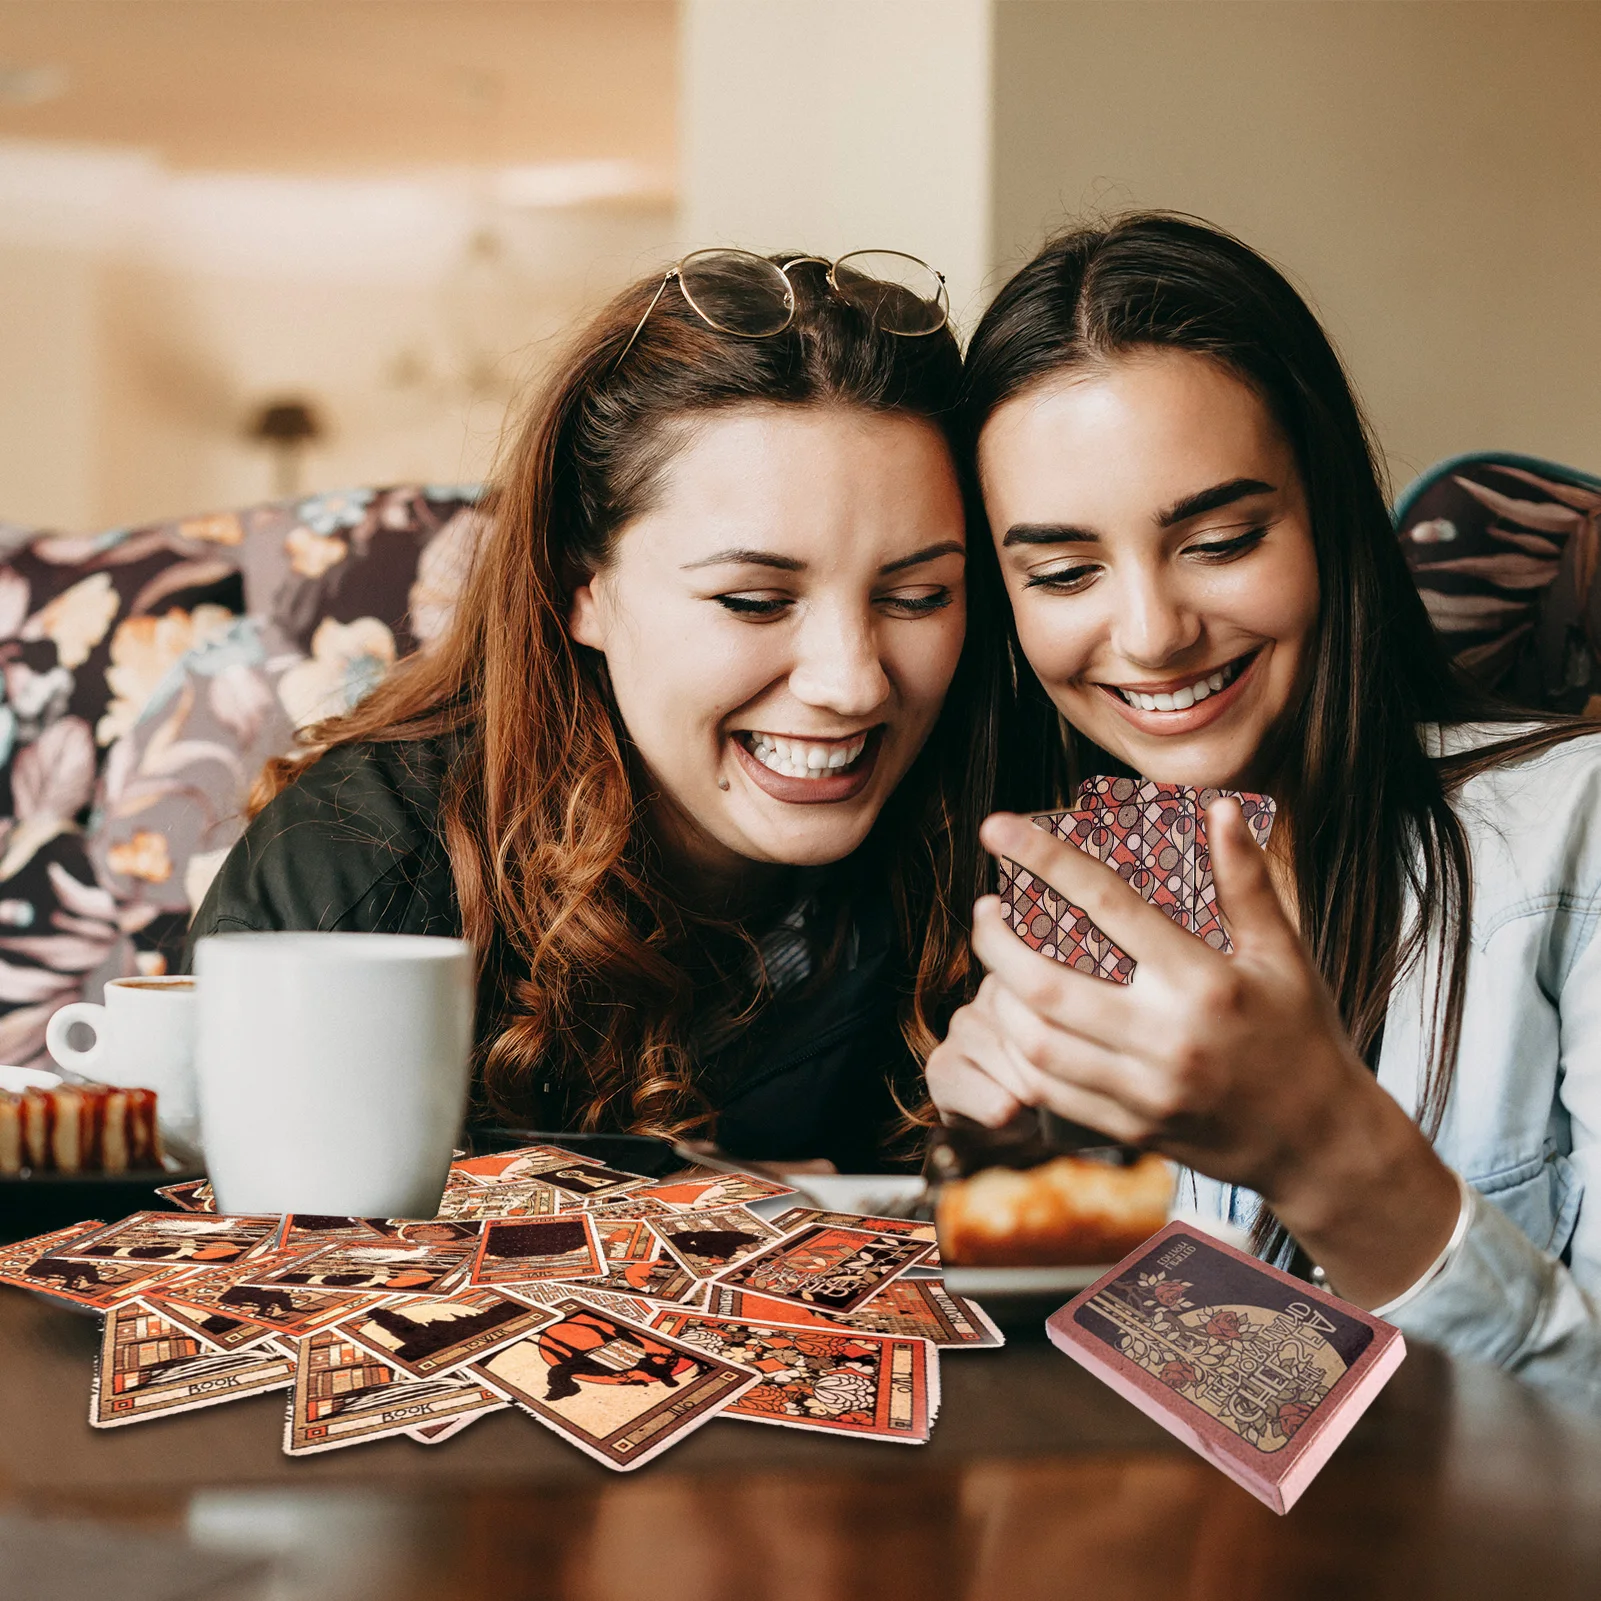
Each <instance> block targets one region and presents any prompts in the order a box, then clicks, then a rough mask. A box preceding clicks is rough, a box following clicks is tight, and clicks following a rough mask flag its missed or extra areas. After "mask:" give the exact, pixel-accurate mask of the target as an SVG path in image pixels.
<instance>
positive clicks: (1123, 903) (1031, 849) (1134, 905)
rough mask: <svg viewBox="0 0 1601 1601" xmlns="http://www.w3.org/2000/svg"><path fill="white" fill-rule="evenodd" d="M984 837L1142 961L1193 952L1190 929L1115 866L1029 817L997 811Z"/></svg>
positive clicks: (989, 845) (993, 849) (988, 821)
mask: <svg viewBox="0 0 1601 1601" xmlns="http://www.w3.org/2000/svg"><path fill="white" fill-rule="evenodd" d="M979 838H980V840H982V841H983V844H984V847H985V849H986V850H989V851H991V852H992V853H993V854H995V855H996V856H1006V857H1010V858H1011V860H1012V861H1014V862H1017V863H1018V864H1019V865H1020V866H1022V867H1026V868H1027V869H1028V870H1029V872H1031V873H1032V874H1034V876H1035V877H1036V878H1041V879H1043V880H1044V881H1045V882H1046V883H1047V884H1049V885H1050V886H1051V888H1052V889H1054V890H1055V891H1056V892H1057V894H1058V895H1061V896H1063V897H1065V898H1066V899H1067V900H1070V901H1071V902H1072V903H1073V904H1074V905H1075V906H1077V907H1080V908H1081V909H1082V910H1083V911H1085V912H1087V913H1088V914H1089V917H1090V920H1091V922H1093V923H1094V924H1095V925H1096V927H1097V928H1099V929H1101V930H1102V932H1103V933H1105V934H1106V935H1108V936H1109V937H1110V938H1111V939H1112V940H1114V941H1115V942H1116V943H1117V944H1119V945H1121V946H1122V947H1123V949H1124V950H1125V951H1127V952H1128V954H1129V955H1130V956H1132V957H1133V958H1134V960H1135V961H1136V962H1143V961H1146V960H1147V959H1149V958H1151V957H1153V956H1158V955H1160V954H1161V953H1163V952H1168V953H1172V954H1175V955H1177V956H1179V957H1180V958H1182V957H1184V956H1187V955H1190V954H1192V953H1191V952H1190V951H1189V950H1188V949H1187V948H1186V947H1187V946H1188V945H1189V944H1191V943H1193V942H1191V941H1187V940H1186V938H1185V933H1184V930H1183V929H1181V928H1179V927H1178V926H1177V924H1175V923H1174V922H1173V921H1172V920H1171V919H1170V918H1168V917H1167V916H1165V915H1164V914H1163V913H1162V912H1159V911H1158V910H1157V909H1156V908H1155V907H1154V906H1151V905H1148V904H1147V903H1146V902H1145V901H1143V900H1142V899H1141V898H1140V897H1139V895H1137V894H1136V893H1135V892H1134V891H1133V890H1132V889H1130V888H1129V886H1128V885H1127V884H1125V883H1124V882H1123V880H1122V879H1121V878H1119V877H1118V876H1117V874H1116V873H1114V872H1113V871H1112V869H1111V868H1110V867H1107V866H1106V865H1105V864H1104V863H1102V862H1098V861H1096V860H1095V858H1094V857H1093V856H1089V855H1087V854H1086V853H1085V852H1083V851H1081V850H1079V849H1078V847H1077V846H1075V845H1069V844H1067V843H1066V842H1065V841H1064V840H1060V839H1058V838H1057V837H1056V836H1055V835H1054V834H1051V833H1048V832H1047V831H1046V830H1045V829H1043V828H1036V827H1035V825H1034V824H1033V823H1031V822H1029V821H1028V819H1027V818H1025V817H1018V816H1017V815H1015V814H1014V813H1011V812H996V813H994V814H993V815H992V816H990V817H988V818H986V819H985V821H984V826H983V828H982V829H981V830H980V831H979Z"/></svg>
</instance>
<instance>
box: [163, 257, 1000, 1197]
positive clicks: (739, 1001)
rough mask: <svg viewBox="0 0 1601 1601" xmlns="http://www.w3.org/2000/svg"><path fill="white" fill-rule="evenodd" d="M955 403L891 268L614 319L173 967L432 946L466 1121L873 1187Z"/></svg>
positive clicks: (607, 317) (798, 274) (935, 1009)
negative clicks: (264, 944) (593, 1134)
mask: <svg viewBox="0 0 1601 1601" xmlns="http://www.w3.org/2000/svg"><path fill="white" fill-rule="evenodd" d="M959 379H960V361H959V356H958V352H957V348H956V344H955V341H954V339H953V338H952V336H951V334H950V331H949V330H948V328H947V327H946V324H945V300H944V289H943V284H942V282H941V280H940V279H939V277H938V275H937V274H935V273H934V272H933V271H932V270H931V269H928V268H927V267H925V266H924V265H923V264H922V263H920V262H915V261H912V260H911V259H910V258H906V257H895V256H893V254H892V253H889V252H873V253H869V254H865V255H858V256H856V257H847V258H844V259H843V260H841V261H839V262H835V263H829V262H827V261H819V260H816V259H814V258H808V257H775V258H772V259H768V258H762V257H756V256H750V255H747V254H745V253H743V252H732V251H712V252H699V253H697V254H695V255H693V256H690V257H686V258H685V259H684V261H682V262H680V263H679V264H678V265H677V266H675V267H674V268H672V269H671V270H670V271H669V272H668V273H667V274H665V275H664V276H658V277H654V278H651V279H649V280H646V281H644V282H641V283H638V284H636V285H634V286H633V287H632V288H631V289H629V290H628V291H626V292H625V293H624V294H622V295H621V296H620V297H619V298H618V299H617V300H616V301H615V302H614V303H613V304H612V305H611V306H610V307H608V308H607V309H606V310H605V311H604V312H603V313H601V315H600V316H599V317H598V318H597V319H596V320H595V321H594V322H593V323H592V324H591V325H590V326H589V327H588V328H587V329H585V330H584V331H583V333H582V334H581V335H580V336H579V337H578V339H577V341H576V342H575V344H574V345H573V347H572V348H571V350H570V351H569V352H568V354H567V355H566V357H565V359H564V360H563V361H562V362H561V363H560V364H559V365H558V366H557V368H556V370H555V372H554V374H553V375H552V377H551V378H550V379H549V381H548V383H547V384H546V386H545V388H544V390H543V393H542V394H541V396H540V397H539V399H538V400H537V402H536V403H535V404H534V405H533V407H532V408H531V410H530V411H529V414H528V416H527V418H526V420H525V421H524V422H523V424H522V426H521V428H520V431H518V432H517V433H516V435H515V437H514V440H513V442H512V444H511V445H510V449H509V454H508V457H507V459H506V462H505V464H504V470H503V471H502V472H501V474H500V475H499V479H498V483H497V485H496V487H495V489H494V491H493V493H492V494H491V496H490V497H489V499H488V501H487V503H486V512H487V517H488V522H489V528H488V532H487V535H486V538H485V540H484V542H483V543H482V544H481V546H480V547H479V550H478V553H477V556H476V559H475V563H474V566H473V569H472V572H471V575H470V577H469V579H468V582H467V584H466V587H465V590H464V592H463V594H462V597H461V599H460V601H459V604H458V607H457V610H456V612H455V616H454V622H453V626H452V629H451V631H450V633H449V635H448V637H447V638H446V639H445V640H444V641H443V643H442V645H440V646H439V647H438V648H436V649H434V650H432V651H430V652H428V653H426V654H423V655H419V656H416V657H414V658H412V659H410V660H408V661H406V662H404V663H403V664H401V666H400V667H399V668H398V669H397V670H396V671H395V672H394V674H393V675H392V676H391V677H390V678H389V679H388V680H387V681H386V682H385V683H384V684H382V685H381V686H380V687H379V688H378V689H377V691H376V692H375V693H374V694H372V695H371V696H370V697H369V698H368V699H367V700H366V701H364V702H363V703H362V704H361V705H360V706H359V707H357V708H356V709H355V710H354V711H352V712H351V713H349V714H348V715H346V716H343V717H340V718H337V719H335V720H333V721H331V722H328V723H324V724H322V725H321V726H320V727H318V728H316V729H314V730H312V731H311V733H310V737H309V746H310V748H309V750H308V751H307V752H305V753H304V754H303V755H302V756H301V757H300V758H299V759H298V760H295V761H291V762H287V763H283V764H280V765H279V769H278V771H277V772H276V773H275V774H273V775H271V782H270V783H269V786H268V787H269V791H272V790H276V794H275V795H274V798H272V799H271V800H270V803H269V804H267V805H266V806H265V809H264V810H261V811H260V812H259V814H258V815H257V816H256V817H255V819H254V821H253V822H252V824H251V826H250V828H249V829H248V831H247V832H246V834H245V836H244V838H243V839H242V840H241V841H240V842H239V844H238V845H237V846H236V847H235V849H234V850H233V852H232V853H231V854H230V856H229V857H228V859H227V861H226V862H225V863H224V865H223V868H222V870H221V872H220V873H219V875H218V877H217V879H216V882H215V883H214V885H213V886H212V889H211V892H210V894H209V895H208V896H207V898H206V901H205V903H204V905H203V906H202V907H201V909H200V911H199V913H198V914H197V916H196V919H195V923H194V927H193V930H192V936H191V937H192V939H194V938H199V937H201V936H203V935H207V934H212V933H217V932H226V931H228V930H232V929H281V928H299V929H348V930H358V931H380V932H408V933H451V934H463V935H465V937H466V938H467V939H469V940H470V941H471V942H472V944H473V946H474V947H475V949H476V952H477V955H478V961H479V964H480V983H479V1026H478V1048H479V1056H480V1073H479V1084H480V1091H481V1094H480V1101H481V1105H482V1107H483V1109H484V1110H486V1111H487V1112H489V1113H491V1114H494V1115H498V1116H500V1117H503V1118H507V1119H511V1120H514V1121H516V1122H518V1123H521V1124H523V1125H525V1126H534V1127H541V1128H545V1129H552V1130H561V1129H598V1130H616V1131H630V1132H636V1133H650V1134H661V1135H685V1134H690V1133H696V1134H701V1135H705V1134H709V1133H713V1132H715V1135H716V1137H717V1139H718V1140H719V1141H720V1143H721V1144H722V1145H724V1146H725V1147H727V1148H728V1149H730V1150H733V1151H735V1152H737V1153H740V1154H743V1155H747V1156H756V1157H768V1158H778V1159H783V1158H792V1159H800V1158H826V1159H829V1160H832V1161H834V1162H835V1163H836V1164H838V1165H839V1166H842V1167H848V1168H862V1167H871V1166H874V1165H877V1164H879V1163H880V1162H881V1161H883V1160H885V1159H886V1157H887V1156H889V1155H890V1154H891V1153H890V1146H891V1145H892V1144H893V1139H894V1135H895V1131H896V1130H897V1128H904V1127H906V1126H907V1125H906V1123H905V1119H904V1118H903V1117H902V1115H901V1113H900V1111H899V1105H900V1102H901V1100H902V1099H903V1098H905V1097H907V1096H913V1095H915V1094H917V1093H918V1088H917V1086H918V1064H919V1062H920V1061H921V1059H922V1058H923V1057H924V1056H926V1054H927V1051H928V1049H930V1048H931V1047H932V1045H933V1042H934V1040H935V1039H936V1038H937V1032H938V1031H939V1030H941V1029H942V1028H943V1026H944V1024H945V1022H946V1021H947V1020H948V1017H949V1015H950V1012H951V1010H952V1009H953V1008H954V1006H955V1005H956V1004H957V1003H958V1002H959V1001H960V1000H961V999H962V998H963V993H962V992H963V986H964V983H965V979H966V972H967V966H968V953H967V945H966V937H965V934H966V931H965V929H964V928H963V927H961V926H960V925H959V924H958V923H957V922H956V920H955V919H954V918H953V916H952V912H951V908H953V907H957V908H961V909H962V910H964V911H965V908H966V906H967V904H968V903H969V900H970V896H971V895H972V894H973V893H976V891H977V888H978V886H979V883H980V879H979V877H978V874H979V872H980V870H981V868H980V864H981V862H982V852H981V851H980V850H979V849H978V846H977V842H976V833H975V830H976V819H978V818H979V817H982V815H983V806H982V796H983V788H982V786H983V783H984V780H985V777H986V775H987V774H988V772H989V771H990V770H991V769H992V765H993V755H992V753H991V751H990V750H989V749H988V748H987V746H986V743H985V729H986V728H987V726H988V722H987V707H988V706H989V705H990V703H991V699H992V693H993V692H992V687H991V686H992V680H993V677H994V674H993V672H992V670H991V668H990V667H989V666H988V665H987V663H986V661H985V659H984V657H983V654H982V650H981V648H980V647H981V645H982V641H972V642H968V643H967V644H965V645H964V633H965V585H964V567H965V559H966V499H967V497H966V496H965V494H964V489H963V483H962V479H961V476H960V474H959V473H958V470H957V467H956V463H955V456H954V454H953V450H952V447H951V444H950V442H949V440H948V438H947V431H948V429H949V428H950V427H951V426H952V423H953V411H954V404H955V400H956V396H957V387H958V383H959ZM931 735H932V736H934V737H932V738H931V737H930V736H931Z"/></svg>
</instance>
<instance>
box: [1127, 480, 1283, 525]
mask: <svg viewBox="0 0 1601 1601" xmlns="http://www.w3.org/2000/svg"><path fill="white" fill-rule="evenodd" d="M1273 493H1274V486H1273V485H1272V484H1264V483H1263V482H1262V480H1261V479H1260V478H1231V479H1229V481H1228V482H1227V483H1225V484H1213V485H1212V487H1211V488H1210V489H1198V490H1196V492H1195V493H1194V494H1193V495H1186V496H1185V497H1184V498H1183V499H1182V500H1175V501H1174V502H1173V504H1172V505H1171V506H1169V507H1168V508H1167V510H1166V511H1164V512H1160V513H1158V514H1157V518H1156V521H1157V523H1158V525H1159V526H1160V527H1163V528H1171V527H1172V526H1173V525H1174V524H1175V523H1186V522H1188V521H1189V520H1190V518H1192V517H1199V516H1201V515H1202V513H1204V512H1209V511H1218V510H1220V509H1221V508H1222V507H1224V506H1232V505H1233V504H1234V502H1235V501H1237V500H1246V499H1249V497H1250V496H1252V495H1271V494H1273Z"/></svg>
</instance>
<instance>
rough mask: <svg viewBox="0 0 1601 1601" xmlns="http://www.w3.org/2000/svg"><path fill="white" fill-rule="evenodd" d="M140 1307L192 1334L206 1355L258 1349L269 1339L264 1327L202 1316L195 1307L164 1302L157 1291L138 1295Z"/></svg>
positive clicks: (245, 1320)
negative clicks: (212, 1352)
mask: <svg viewBox="0 0 1601 1601" xmlns="http://www.w3.org/2000/svg"><path fill="white" fill-rule="evenodd" d="M139 1305H141V1306H145V1307H148V1308H149V1309H150V1310H151V1311H152V1312H154V1313H155V1314H156V1316H157V1317H160V1318H165V1319H166V1320H167V1322H169V1323H171V1324H172V1325H173V1326H174V1327H175V1328H178V1329H182V1330H183V1332H184V1333H185V1334H192V1335H193V1336H194V1337H195V1338H196V1339H197V1340H199V1341H200V1343H201V1345H203V1346H204V1347H205V1348H206V1349H207V1350H208V1351H221V1352H227V1351H242V1350H244V1349H245V1348H246V1347H247V1346H251V1345H260V1344H261V1343H262V1342H263V1341H264V1340H266V1339H269V1338H270V1337H271V1335H272V1330H271V1329H269V1328H268V1327H267V1325H266V1324H265V1323H253V1322H251V1321H250V1319H248V1318H239V1317H226V1316H224V1315H223V1314H222V1313H221V1312H202V1311H201V1310H200V1309H199V1308H198V1307H188V1306H184V1305H183V1304H182V1302H179V1301H168V1300H165V1299H163V1297H162V1296H161V1294H160V1292H159V1291H155V1292H152V1293H151V1294H149V1295H141V1296H140V1297H139Z"/></svg>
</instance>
